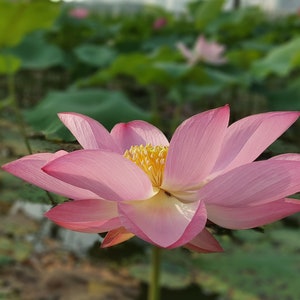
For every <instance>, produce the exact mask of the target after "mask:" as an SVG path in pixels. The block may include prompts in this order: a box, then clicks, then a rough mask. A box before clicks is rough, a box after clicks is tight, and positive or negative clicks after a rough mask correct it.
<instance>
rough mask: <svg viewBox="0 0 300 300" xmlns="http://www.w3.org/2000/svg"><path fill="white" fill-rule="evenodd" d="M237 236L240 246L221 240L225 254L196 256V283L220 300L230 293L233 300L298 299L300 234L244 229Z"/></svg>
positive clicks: (295, 232)
mask: <svg viewBox="0 0 300 300" xmlns="http://www.w3.org/2000/svg"><path fill="white" fill-rule="evenodd" d="M234 236H235V237H236V239H238V240H239V242H238V243H237V244H233V242H232V241H231V242H230V243H229V241H227V243H225V239H224V241H222V245H223V246H225V249H226V248H227V249H226V251H225V252H224V253H220V254H210V255H205V256H203V255H195V256H194V259H193V261H194V266H197V265H198V273H197V275H196V282H197V283H198V284H199V285H201V286H202V288H204V289H205V290H206V291H207V292H210V293H217V294H218V295H219V297H220V298H224V297H225V298H226V297H227V296H228V295H229V294H230V299H231V300H246V299H247V300H259V299H272V300H281V299H297V297H296V298H295V297H294V296H295V295H299V294H300V286H299V284H298V275H297V274H299V266H300V258H299V255H298V252H299V240H298V231H296V230H294V231H293V230H287V229H274V228H273V227H272V229H270V230H268V233H265V234H263V233H258V232H255V231H253V230H243V231H236V232H235V233H234ZM226 244H227V245H226Z"/></svg>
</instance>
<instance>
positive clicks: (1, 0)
mask: <svg viewBox="0 0 300 300" xmlns="http://www.w3.org/2000/svg"><path fill="white" fill-rule="evenodd" d="M59 11H60V6H59V5H58V4H54V3H52V2H50V1H26V2H25V1H8V0H0V33H1V34H0V48H1V47H7V46H14V45H16V44H18V43H19V42H20V41H21V40H22V38H23V37H24V36H25V34H27V33H28V32H30V31H33V30H35V29H38V28H39V29H40V28H48V27H50V26H51V25H52V23H53V21H54V19H55V18H56V17H57V15H58V13H59Z"/></svg>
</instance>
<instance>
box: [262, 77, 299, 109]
mask: <svg viewBox="0 0 300 300" xmlns="http://www.w3.org/2000/svg"><path fill="white" fill-rule="evenodd" d="M266 94H267V98H268V104H269V107H270V109H272V110H300V79H299V78H296V79H295V80H293V81H291V82H290V83H289V84H288V85H287V86H286V87H285V88H281V89H280V90H277V91H271V92H268V93H266Z"/></svg>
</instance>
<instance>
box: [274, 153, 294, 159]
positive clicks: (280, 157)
mask: <svg viewBox="0 0 300 300" xmlns="http://www.w3.org/2000/svg"><path fill="white" fill-rule="evenodd" d="M272 159H275V160H294V161H300V154H298V153H285V154H280V155H277V156H273V157H271V158H270V160H272Z"/></svg>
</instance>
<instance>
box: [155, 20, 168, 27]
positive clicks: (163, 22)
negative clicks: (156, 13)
mask: <svg viewBox="0 0 300 300" xmlns="http://www.w3.org/2000/svg"><path fill="white" fill-rule="evenodd" d="M166 25H167V19H166V18H158V19H156V20H155V21H154V23H153V28H154V29H160V28H162V27H165V26H166Z"/></svg>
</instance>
